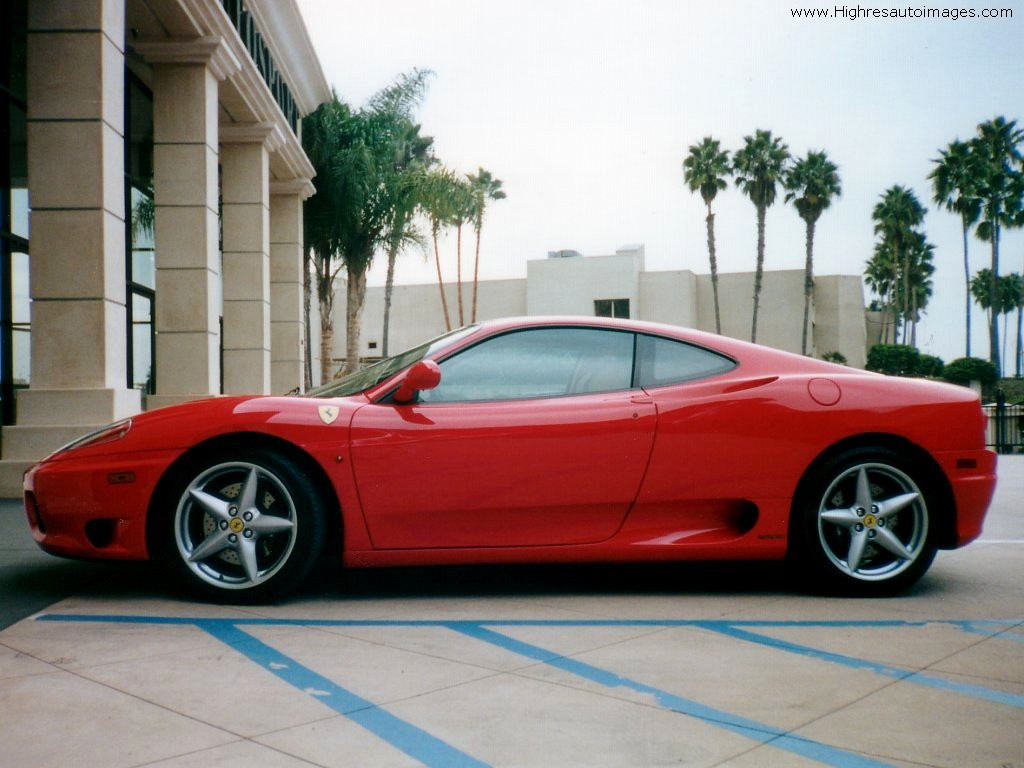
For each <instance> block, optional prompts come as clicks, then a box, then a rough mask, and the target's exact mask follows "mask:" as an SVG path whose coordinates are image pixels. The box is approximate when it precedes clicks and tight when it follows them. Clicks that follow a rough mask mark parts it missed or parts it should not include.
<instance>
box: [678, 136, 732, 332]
mask: <svg viewBox="0 0 1024 768" xmlns="http://www.w3.org/2000/svg"><path fill="white" fill-rule="evenodd" d="M730 175H731V171H730V169H729V153H728V152H727V151H725V150H723V149H721V148H720V145H719V142H718V140H717V139H713V138H711V137H710V136H705V137H704V140H703V141H701V143H700V144H692V145H690V154H689V155H687V156H686V159H685V160H683V180H684V181H685V182H686V185H687V186H688V187H689V188H690V191H691V192H697V191H699V192H700V196H701V198H702V199H703V200H704V205H706V206H707V208H708V215H707V217H706V218H705V219H704V221H705V222H706V223H707V229H708V260H709V261H710V262H711V295H712V296H713V297H714V302H715V333H721V332H722V320H721V317H720V315H719V310H718V259H717V258H716V257H715V214H714V213H713V212H712V210H711V203H712V201H713V200H714V199H715V196H716V195H717V194H718V192H719V191H720V190H723V189H725V188H726V186H728V182H727V179H728V177H729V176H730Z"/></svg>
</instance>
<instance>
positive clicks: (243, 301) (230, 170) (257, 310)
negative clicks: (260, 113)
mask: <svg viewBox="0 0 1024 768" xmlns="http://www.w3.org/2000/svg"><path fill="white" fill-rule="evenodd" d="M220 139H221V145H220V159H221V174H222V177H221V203H222V206H223V207H222V209H221V216H222V221H223V233H224V234H223V237H224V243H223V247H224V270H223V272H224V274H223V281H222V282H223V286H224V392H225V394H269V393H270V392H271V388H270V380H271V376H270V370H271V369H270V339H271V335H270V158H269V154H268V150H272V149H273V148H274V147H275V146H276V145H277V143H278V141H277V137H276V136H275V135H274V126H273V125H271V124H269V123H265V124H258V125H232V126H226V127H223V128H221V131H220Z"/></svg>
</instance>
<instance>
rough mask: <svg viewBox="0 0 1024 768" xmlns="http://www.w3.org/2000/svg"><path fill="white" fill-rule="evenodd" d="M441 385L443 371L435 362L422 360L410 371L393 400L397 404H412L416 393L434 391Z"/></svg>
mask: <svg viewBox="0 0 1024 768" xmlns="http://www.w3.org/2000/svg"><path fill="white" fill-rule="evenodd" d="M440 383H441V369H440V368H438V366H437V363H435V362H434V361H433V360H420V361H419V362H418V363H416V365H414V366H413V367H412V368H410V369H409V370H408V372H407V373H406V374H405V378H404V379H402V384H401V385H400V386H399V387H398V389H396V390H395V394H394V395H392V398H393V399H394V401H395V402H396V403H411V402H412V401H413V399H414V398H415V397H416V393H417V392H419V391H420V390H423V389H433V388H434V387H436V386H437V385H438V384H440Z"/></svg>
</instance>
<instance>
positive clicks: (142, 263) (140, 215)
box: [131, 186, 156, 289]
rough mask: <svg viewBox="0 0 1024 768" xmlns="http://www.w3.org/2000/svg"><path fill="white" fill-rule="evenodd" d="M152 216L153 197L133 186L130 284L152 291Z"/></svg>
mask: <svg viewBox="0 0 1024 768" xmlns="http://www.w3.org/2000/svg"><path fill="white" fill-rule="evenodd" d="M154 215H155V208H154V205H153V196H152V195H151V194H149V193H148V192H146V191H144V190H141V189H139V188H137V187H134V186H133V187H132V189H131V217H132V221H131V239H132V242H131V248H132V282H134V283H137V284H139V285H144V286H146V287H147V288H153V289H155V288H156V251H155V250H154V237H153V233H154V222H155V218H154Z"/></svg>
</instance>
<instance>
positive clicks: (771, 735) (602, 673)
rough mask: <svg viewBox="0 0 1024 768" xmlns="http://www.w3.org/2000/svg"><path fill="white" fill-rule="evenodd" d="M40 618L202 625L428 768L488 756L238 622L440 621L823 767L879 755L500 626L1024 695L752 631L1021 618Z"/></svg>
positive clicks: (994, 627)
mask: <svg viewBox="0 0 1024 768" xmlns="http://www.w3.org/2000/svg"><path fill="white" fill-rule="evenodd" d="M36 619H37V620H39V621H64V622H101V623H119V624H158V625H177V626H195V627H197V628H199V629H201V630H203V631H206V632H208V633H209V634H210V635H212V636H213V637H215V638H217V639H218V640H220V641H221V642H223V643H225V644H227V645H229V646H230V647H232V648H234V649H236V650H237V651H238V652H239V653H241V654H242V655H243V656H245V657H246V658H248V659H249V660H251V661H253V662H254V663H256V664H258V665H260V666H261V667H263V668H264V669H267V670H268V671H270V672H271V673H273V674H275V675H276V676H277V677H278V678H280V679H281V680H283V681H284V682H286V683H288V684H289V685H291V686H293V687H294V688H296V689H298V690H300V691H302V692H303V693H305V694H306V695H310V696H313V697H315V698H316V699H317V700H318V701H321V702H322V703H324V704H325V705H326V706H328V707H330V708H332V709H333V710H334V711H335V712H338V713H339V714H341V715H343V716H345V717H347V718H349V719H350V720H352V721H353V722H355V723H357V724H359V725H361V726H362V727H364V728H366V729H367V730H368V731H370V732H371V733H373V734H375V735H376V736H378V737H379V738H381V739H382V740H384V741H385V742H387V743H389V744H391V745H392V746H394V747H395V748H396V749H399V750H401V751H403V752H404V753H406V754H408V755H410V756H411V757H413V758H415V759H417V760H419V761H420V762H422V763H423V764H424V765H426V766H429V767H430V768H434V766H472V767H473V768H476V767H477V766H486V765H487V764H486V763H484V762H482V761H480V760H478V759H476V758H474V757H472V756H470V755H468V754H466V753H464V752H462V751H461V750H459V749H457V748H456V747H453V746H452V745H450V744H447V743H445V742H443V741H441V740H440V739H438V738H436V737H434V736H432V735H431V734H429V733H427V732H426V731H424V730H422V729H420V728H418V727H417V726H415V725H412V724H411V723H408V722H406V721H404V720H402V719H401V718H398V717H397V716H395V715H393V714H391V713H389V712H387V711H386V710H384V709H383V708H381V707H380V706H378V705H376V704H374V703H373V702H370V701H368V700H366V699H363V698H362V697H360V696H358V695H356V694H354V693H352V692H351V691H348V690H347V689H345V688H343V687H342V686H340V685H338V684H337V683H335V682H333V681H331V680H329V679H327V678H325V677H323V676H322V675H320V674H318V673H317V672H315V671H314V670H311V669H309V668H307V667H305V666H303V665H301V664H299V663H298V662H297V661H295V660H294V659H291V658H290V657H288V656H285V655H284V654H282V653H280V652H279V651H277V650H275V649H274V648H272V647H270V646H269V645H267V644H266V643H264V642H263V641H261V640H259V639H257V638H256V637H254V636H253V635H251V634H249V633H248V632H245V631H244V630H242V629H241V627H243V626H244V627H267V626H291V627H296V626H299V627H391V628H401V627H437V628H443V629H447V630H451V631H454V632H458V633H460V634H462V635H465V636H468V637H471V638H474V639H476V640H479V641H481V642H486V643H488V644H490V645H493V646H496V647H499V648H502V649H503V650H506V651H508V652H510V653H515V654H517V655H520V656H523V657H525V658H529V659H533V660H535V661H538V662H541V663H544V664H547V665H550V666H552V667H555V668H558V669H561V670H563V671H565V672H568V673H571V674H573V675H576V676H578V677H581V678H583V679H586V680H589V681H591V682H593V683H596V684H599V685H603V686H606V687H609V688H623V689H627V690H632V691H635V692H637V693H642V694H647V695H650V696H651V697H652V698H653V700H654V702H655V703H656V704H657V706H659V707H661V708H663V709H666V710H669V711H672V712H678V713H680V714H684V715H687V716H690V717H693V718H695V719H698V720H701V721H702V722H704V723H707V724H710V725H713V726H716V727H719V728H722V729H724V730H727V731H729V732H732V733H736V734H739V735H742V736H745V737H747V738H750V739H752V740H754V741H757V742H758V743H761V744H765V745H768V746H771V747H773V748H777V749H781V750H784V751H788V752H790V753H793V754H798V755H801V756H803V757H806V758H808V759H811V760H815V761H817V762H819V763H821V764H823V765H830V766H834V768H876V767H877V766H883V765H885V764H884V763H880V762H878V761H875V760H872V759H871V758H867V757H864V756H862V755H858V754H855V753H851V752H847V751H845V750H842V749H840V748H838V747H832V746H830V745H827V744H823V743H820V742H816V741H812V740H809V739H803V738H800V737H798V736H794V735H792V734H790V733H788V732H786V731H784V730H782V729H779V728H776V727H774V726H771V725H767V724H764V723H759V722H756V721H753V720H749V719H747V718H744V717H741V716H739V715H735V714H733V713H729V712H725V711H722V710H718V709H715V708H713V707H709V706H707V705H704V704H701V703H699V702H696V701H693V700H690V699H686V698H683V697H681V696H678V695H676V694H673V693H671V692H669V691H665V690H662V689H659V688H655V687H653V686H649V685H647V684H645V683H641V682H639V681H636V680H631V679H629V678H624V677H622V676H620V675H617V674H615V673H613V672H609V671H607V670H603V669H601V668H599V667H595V666H593V665H590V664H586V663H585V662H581V661H578V660H576V659H572V658H569V657H566V656H564V655H562V654H560V653H558V652H555V651H552V650H549V649H546V648H543V647H541V646H538V645H534V644H530V643H525V642H523V641H520V640H517V639H515V638H512V637H510V636H508V635H506V634H502V633H501V632H499V631H497V630H498V629H500V628H503V627H504V628H510V627H581V628H582V627H591V628H596V627H694V628H701V629H705V630H709V631H712V632H718V633H720V634H723V635H727V636H730V637H733V638H735V639H738V640H742V641H746V642H752V643H756V644H758V645H762V646H765V647H768V648H771V649H774V650H779V651H784V652H787V653H794V654H798V655H801V656H806V657H810V658H815V659H819V660H824V661H827V662H830V663H835V664H842V665H845V666H850V667H854V668H857V669H864V670H866V671H870V672H872V673H876V674H880V675H884V676H887V677H891V678H896V679H899V680H901V681H905V682H910V683H916V684H920V685H926V686H929V687H932V688H939V689H942V690H946V691H949V692H952V693H956V694H961V695H970V696H976V697H980V698H983V699H987V700H989V701H993V702H995V703H998V704H1004V705H1008V706H1012V707H1017V708H1024V697H1022V696H1018V695H1016V694H1010V693H1006V692H1003V691H997V690H993V689H989V688H985V687H982V686H974V685H967V684H963V683H955V682H952V681H949V680H945V679H943V678H939V677H935V676H930V675H926V674H924V673H919V672H915V671H913V670H904V669H900V668H898V667H895V666H892V665H885V664H879V663H876V662H871V661H867V660H864V659H858V658H855V657H851V656H844V655H842V654H836V653H831V652H828V651H823V650H820V649H817V648H813V647H811V646H805V645H800V644H797V643H791V642H788V641H783V640H776V639H775V638H772V637H769V636H767V635H764V634H760V633H759V632H757V631H756V630H758V629H760V630H765V629H770V628H780V627H806V628H810V627H817V628H822V627H829V628H852V627H859V628H882V627H903V628H920V627H925V626H929V625H945V626H950V627H953V628H956V629H959V630H961V631H964V632H970V633H975V634H983V635H987V636H990V637H1000V638H1004V637H1005V638H1007V639H1011V640H1020V639H1021V637H1022V636H1021V635H1019V634H1017V633H1016V632H1015V630H1018V629H1020V628H1021V627H1022V626H1024V620H1005V621H998V620H948V619H941V620H934V621H930V620H920V621H900V620H881V621H763V620H761V621H730V620H706V619H704V620H702V619H693V620H685V619H683V620H671V619H670V620H658V619H651V620H643V619H641V620H619V619H606V620H602V619H598V620H587V619H577V620H533V621H531V620H522V619H515V620H506V619H496V620H475V621H434V620H400V619H399V620H386V619H370V620H343V619H338V620H332V619H309V620H305V619H268V618H256V617H253V618H244V619H243V618H232V619H226V618H225V619H221V618H214V619H210V618H191V617H161V616H123V615H87V614H44V615H41V616H37V617H36Z"/></svg>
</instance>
